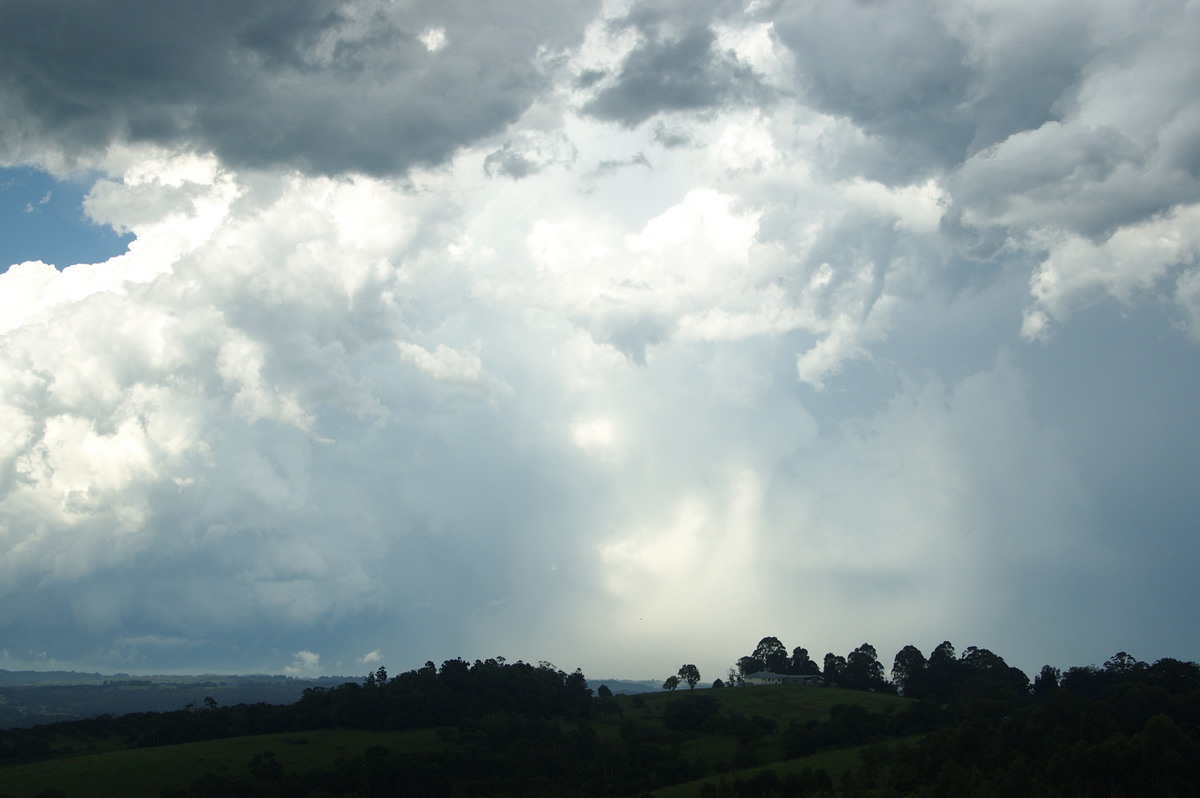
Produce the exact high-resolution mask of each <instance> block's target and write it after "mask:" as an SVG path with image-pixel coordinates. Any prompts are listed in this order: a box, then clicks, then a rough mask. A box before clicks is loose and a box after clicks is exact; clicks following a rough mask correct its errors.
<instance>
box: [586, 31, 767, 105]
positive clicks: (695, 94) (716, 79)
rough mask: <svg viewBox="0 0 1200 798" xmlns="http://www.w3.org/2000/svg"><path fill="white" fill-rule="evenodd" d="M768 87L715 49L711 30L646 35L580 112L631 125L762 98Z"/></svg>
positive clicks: (749, 71)
mask: <svg viewBox="0 0 1200 798" xmlns="http://www.w3.org/2000/svg"><path fill="white" fill-rule="evenodd" d="M768 94H769V93H768V90H767V89H766V87H764V86H763V85H762V84H761V83H760V82H759V80H758V79H757V77H756V76H755V74H754V71H753V70H752V69H750V68H749V67H748V66H746V65H745V64H742V63H741V62H740V61H739V60H738V59H737V57H736V56H735V55H734V54H733V53H729V52H721V51H720V50H719V49H717V47H716V35H715V34H714V33H713V32H712V30H711V29H710V28H707V27H696V28H692V29H690V30H688V31H687V32H686V33H684V34H683V35H682V36H679V37H678V38H649V39H647V40H646V41H644V42H642V44H641V45H640V46H639V47H638V48H637V49H635V50H634V51H633V52H632V53H630V54H629V57H628V58H626V59H625V63H624V64H623V65H622V66H621V71H620V74H618V75H617V81H616V83H614V84H613V85H611V86H608V87H606V88H604V89H602V90H601V91H600V93H599V94H597V95H596V97H595V98H593V99H592V100H591V101H590V102H589V103H588V104H587V105H585V106H584V109H583V110H584V112H585V113H588V114H590V115H592V116H596V117H599V118H600V119H607V120H611V121H614V122H620V123H621V124H623V125H626V126H628V127H634V126H636V125H638V124H640V123H642V122H644V121H646V120H647V119H649V118H650V117H652V116H654V115H655V114H658V113H661V112H663V111H703V110H706V109H711V108H716V107H721V106H725V105H727V104H730V103H734V104H738V103H743V102H747V101H755V100H757V101H764V100H766V99H767V97H768Z"/></svg>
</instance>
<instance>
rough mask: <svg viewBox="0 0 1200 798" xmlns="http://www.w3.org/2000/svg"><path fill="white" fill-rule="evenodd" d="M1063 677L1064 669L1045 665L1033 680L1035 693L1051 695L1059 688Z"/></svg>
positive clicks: (1037, 694)
mask: <svg viewBox="0 0 1200 798" xmlns="http://www.w3.org/2000/svg"><path fill="white" fill-rule="evenodd" d="M1061 678H1062V671H1060V670H1059V669H1058V668H1053V667H1051V666H1049V665H1043V666H1042V671H1041V673H1039V674H1038V675H1037V677H1036V678H1034V680H1033V694H1034V695H1036V696H1043V697H1044V696H1048V695H1050V693H1052V692H1054V691H1055V690H1057V689H1058V681H1059V679H1061Z"/></svg>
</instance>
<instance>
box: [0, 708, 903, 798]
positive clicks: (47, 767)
mask: <svg viewBox="0 0 1200 798" xmlns="http://www.w3.org/2000/svg"><path fill="white" fill-rule="evenodd" d="M690 692H691V691H687V690H681V691H679V692H677V693H674V694H669V693H653V694H646V695H641V696H618V697H617V698H615V699H614V700H613V703H614V704H615V705H616V706H617V707H619V708H620V710H619V712H609V713H602V714H599V715H597V716H596V717H595V718H592V719H591V720H588V721H582V722H580V724H576V723H573V722H568V721H563V724H564V725H565V726H568V727H571V728H575V727H576V726H577V725H584V726H588V727H590V728H592V729H594V730H595V732H596V736H597V738H599V739H602V740H608V741H617V740H619V739H620V737H621V734H622V727H623V726H625V727H626V733H627V728H628V725H629V724H630V722H632V723H635V724H637V725H638V726H639V728H642V729H644V730H645V733H646V734H649V735H652V736H655V737H656V738H662V739H671V740H674V741H675V744H677V745H678V750H679V752H680V754H681V756H682V757H683V759H685V760H687V761H688V762H691V763H693V765H694V766H696V767H697V768H699V769H700V770H701V771H702V772H704V773H708V774H714V775H715V774H717V773H722V772H726V771H732V770H734V769H735V768H736V767H737V766H738V765H739V764H747V762H748V760H747V757H749V758H750V760H749V761H752V762H753V763H754V764H756V765H765V764H770V763H773V762H775V761H777V760H779V758H780V757H781V755H782V754H781V752H780V748H779V735H778V734H775V733H764V734H761V735H759V736H758V737H757V738H756V739H755V740H753V741H752V742H751V743H749V744H747V743H746V742H745V741H742V742H739V740H738V739H737V737H736V736H735V735H734V734H732V733H705V734H680V733H677V732H671V731H670V730H668V729H667V728H666V726H665V725H664V723H663V718H664V714H665V713H667V712H668V711H669V710H670V708H671V707H677V706H679V705H680V704H681V702H687V701H688V700H689V699H691V698H693V697H700V696H704V697H711V698H712V699H714V700H715V701H716V702H717V705H718V707H719V711H720V715H721V716H722V717H724V718H729V717H736V716H744V717H745V718H759V719H763V720H761V721H759V722H760V723H764V722H766V723H769V724H770V725H771V726H772V727H773V728H775V729H779V730H782V729H786V728H787V727H788V726H789V724H791V723H792V722H793V721H799V722H806V721H809V720H825V719H826V718H828V715H829V709H830V707H832V706H834V705H836V704H851V705H855V706H862V707H864V708H866V709H868V710H870V711H872V712H895V711H898V710H899V709H900V708H902V707H904V706H905V705H906V704H907V703H908V702H906V701H905V699H901V698H896V697H895V696H888V695H876V694H873V693H865V692H859V691H853V690H838V689H811V688H796V687H756V688H743V689H731V688H726V689H724V690H696V691H695V692H694V695H689V693H690ZM456 734H457V733H456V732H453V731H450V732H447V731H445V730H443V731H442V732H438V731H436V730H432V729H424V730H416V731H405V732H373V731H312V732H303V733H296V734H271V735H257V736H250V737H235V738H228V739H221V740H211V741H207V742H199V743H188V744H182V745H167V746H158V747H153V748H139V749H132V750H114V751H107V752H102V753H95V754H89V755H84V756H71V757H66V758H58V759H52V760H48V761H43V762H37V763H33V764H27V765H17V766H10V767H6V768H3V769H0V798H32V796H35V795H37V794H38V793H39V792H41V791H43V790H46V789H48V788H53V789H56V790H59V791H61V792H62V793H63V794H65V795H66V796H70V797H71V798H75V797H76V796H93V797H94V798H105V797H106V796H113V797H114V798H116V797H117V796H131V797H136V796H157V795H159V793H160V792H161V791H162V790H163V789H164V788H171V789H181V788H183V787H186V786H187V785H190V784H192V783H193V782H194V781H195V780H196V779H198V778H200V777H201V776H204V775H205V774H210V773H211V774H217V775H219V776H227V777H240V776H245V775H246V774H247V773H248V772H249V764H250V762H251V760H253V759H254V757H255V756H256V755H261V754H263V753H264V752H266V751H270V752H271V753H272V755H273V758H274V760H275V761H276V762H278V763H279V764H280V765H281V766H282V767H283V769H284V770H285V771H287V772H288V773H304V772H309V771H313V770H322V769H330V768H332V767H334V766H335V764H336V763H337V761H338V760H339V759H342V760H345V759H352V758H355V757H360V756H362V755H363V754H364V753H365V752H366V751H367V750H368V749H369V748H372V747H373V746H384V747H385V748H387V749H388V750H390V751H391V752H393V753H414V754H415V753H426V752H432V751H438V750H442V749H444V748H446V747H447V745H449V744H451V743H452V741H454V740H455V739H456ZM448 741H450V742H448ZM831 755H836V752H834V754H823V755H822V756H825V757H826V758H827V759H828V757H829V756H831ZM849 756H850V757H851V759H852V761H857V760H856V759H855V758H854V756H855V755H854V754H850V755H849ZM829 763H832V764H836V762H835V761H834V760H829ZM818 766H822V767H829V766H831V765H830V764H825V765H818ZM681 789H682V790H683V791H682V792H677V793H670V794H678V795H689V794H695V792H694V790H695V789H698V787H696V786H695V785H693V787H692V790H693V791H692V792H689V791H688V789H686V788H681ZM662 794H663V795H667V794H668V793H666V792H663V793H662Z"/></svg>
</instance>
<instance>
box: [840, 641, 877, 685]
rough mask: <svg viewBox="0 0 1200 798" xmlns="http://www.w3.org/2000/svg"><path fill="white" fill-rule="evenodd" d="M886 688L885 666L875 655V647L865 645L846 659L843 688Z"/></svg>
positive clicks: (868, 644)
mask: <svg viewBox="0 0 1200 798" xmlns="http://www.w3.org/2000/svg"><path fill="white" fill-rule="evenodd" d="M885 686H886V683H885V682H884V680H883V665H882V664H881V663H880V662H879V657H878V655H877V654H876V653H875V646H873V645H871V644H870V643H863V644H862V645H861V646H859V647H858V648H856V649H854V650H853V651H851V652H850V655H849V656H847V657H846V669H845V671H844V672H843V674H842V687H850V688H852V689H855V690H881V689H883V688H884V687H885Z"/></svg>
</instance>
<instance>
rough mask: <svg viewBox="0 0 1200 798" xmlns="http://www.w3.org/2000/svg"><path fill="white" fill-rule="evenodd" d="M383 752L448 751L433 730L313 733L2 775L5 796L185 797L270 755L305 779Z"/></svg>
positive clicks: (85, 759) (109, 756)
mask: <svg viewBox="0 0 1200 798" xmlns="http://www.w3.org/2000/svg"><path fill="white" fill-rule="evenodd" d="M376 745H382V746H385V747H386V748H388V749H390V750H392V751H405V752H410V753H418V752H426V751H431V750H436V749H437V748H439V747H441V746H442V745H443V744H442V743H441V742H440V741H439V739H438V736H437V733H436V732H435V731H433V730H431V729H419V730H414V731H402V732H372V731H312V732H304V733H303V734H264V735H256V736H252V737H233V738H229V739H224V740H209V741H206V742H201V743H187V744H184V745H163V746H158V747H154V748H137V749H132V750H125V751H109V752H107V753H102V754H91V755H87V756H76V757H69V758H66V759H54V760H49V761H46V762H37V763H34V764H30V765H15V766H12V767H6V768H2V769H0V796H2V798H25V797H26V796H29V797H30V798H32V796H35V795H37V794H38V793H39V792H41V791H43V790H46V789H50V788H53V789H56V790H59V791H60V792H62V793H63V794H65V795H67V796H69V798H77V797H78V798H83V796H90V798H122V797H123V796H129V798H136V796H157V795H158V794H159V793H160V792H161V791H162V790H163V789H164V788H172V789H181V788H183V787H186V786H187V785H189V784H191V783H192V782H194V781H195V780H196V779H198V778H200V777H201V776H203V775H205V774H208V773H215V774H218V775H222V776H241V775H244V774H245V773H246V772H247V765H248V763H249V762H250V761H251V760H252V759H253V758H254V757H255V756H256V755H259V754H262V753H263V752H264V751H270V752H272V754H273V755H274V758H275V760H276V761H277V762H279V764H281V765H282V766H283V767H284V769H285V770H287V771H289V772H293V771H294V772H305V771H310V770H319V769H325V768H330V767H333V766H334V765H335V764H336V762H337V760H338V759H345V758H348V757H355V756H361V755H362V754H363V753H364V752H365V751H366V750H367V749H368V748H371V747H372V746H376Z"/></svg>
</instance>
